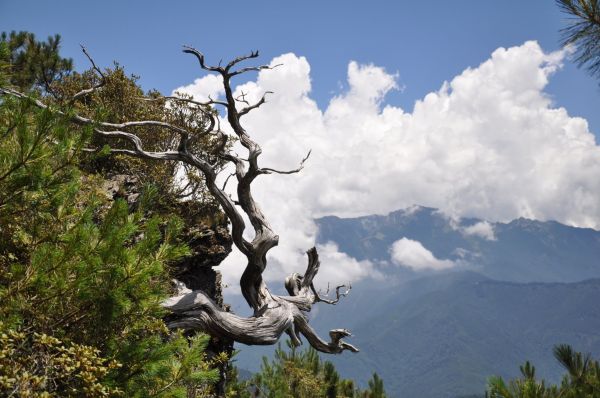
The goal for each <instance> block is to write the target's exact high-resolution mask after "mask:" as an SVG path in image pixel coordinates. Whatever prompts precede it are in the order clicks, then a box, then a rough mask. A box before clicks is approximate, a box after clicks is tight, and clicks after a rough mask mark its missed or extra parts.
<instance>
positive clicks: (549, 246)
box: [316, 206, 600, 282]
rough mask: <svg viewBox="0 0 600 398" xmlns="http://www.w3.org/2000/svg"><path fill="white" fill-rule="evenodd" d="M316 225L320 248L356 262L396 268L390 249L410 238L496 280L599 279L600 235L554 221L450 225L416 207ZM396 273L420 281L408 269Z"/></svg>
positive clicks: (430, 211)
mask: <svg viewBox="0 0 600 398" xmlns="http://www.w3.org/2000/svg"><path fill="white" fill-rule="evenodd" d="M316 222H317V225H318V227H319V233H318V242H319V243H325V242H329V241H331V242H335V243H336V244H337V245H338V247H339V250H340V251H342V252H344V253H347V254H348V255H350V256H352V257H354V258H356V259H358V260H371V261H374V262H382V261H383V262H387V263H393V260H392V258H391V255H390V248H391V246H392V244H393V243H394V242H395V241H397V240H399V239H402V238H407V239H411V240H415V241H418V242H420V243H421V244H422V245H423V246H424V247H425V248H426V249H427V250H429V251H430V252H431V253H432V254H433V255H434V256H435V257H436V258H438V259H449V260H452V261H454V262H456V263H457V264H463V265H464V266H466V267H467V268H469V269H472V270H474V271H477V272H479V273H481V274H483V275H486V276H489V277H491V278H493V279H499V280H506V281H513V282H575V281H580V280H585V279H589V278H598V277H600V266H598V259H600V232H598V231H595V230H593V229H589V228H574V227H569V226H566V225H563V224H560V223H558V222H554V221H546V222H541V221H535V220H528V219H524V218H519V219H517V220H513V221H511V222H509V223H488V222H487V221H484V220H480V219H475V218H465V219H461V220H452V219H450V218H448V217H447V216H445V215H444V214H442V213H440V212H439V211H438V210H436V209H432V208H427V207H419V206H414V207H412V208H409V209H405V210H399V211H395V212H392V213H389V214H388V215H385V216H382V215H373V216H365V217H358V218H347V219H343V218H338V217H332V216H330V217H323V218H320V219H317V220H316ZM478 227H479V228H478ZM490 234H491V235H490ZM397 272H400V273H401V274H402V276H403V277H412V276H416V275H415V273H414V272H410V271H409V270H406V269H404V270H402V269H401V270H398V271H397Z"/></svg>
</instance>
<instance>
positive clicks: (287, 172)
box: [260, 149, 312, 174]
mask: <svg viewBox="0 0 600 398" xmlns="http://www.w3.org/2000/svg"><path fill="white" fill-rule="evenodd" d="M311 152H312V149H311V150H309V151H308V153H307V154H306V156H305V157H304V159H302V161H301V162H300V166H298V168H297V169H294V170H275V169H271V168H269V167H263V168H261V169H260V173H261V174H271V173H276V174H295V173H299V172H300V171H301V170H302V169H303V168H304V163H305V162H306V161H307V160H308V158H309V157H310V154H311Z"/></svg>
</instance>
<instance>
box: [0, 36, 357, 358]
mask: <svg viewBox="0 0 600 398" xmlns="http://www.w3.org/2000/svg"><path fill="white" fill-rule="evenodd" d="M184 52H185V53H189V54H192V55H194V56H195V57H196V58H197V60H198V62H199V64H200V67H201V69H203V70H206V71H209V72H212V73H217V74H219V75H220V76H221V77H222V79H223V88H224V91H225V100H224V101H219V100H213V99H210V100H209V101H207V102H203V103H202V102H197V101H194V100H190V99H186V98H178V97H166V98H167V99H168V100H170V101H185V102H186V103H188V104H189V105H190V106H194V107H197V109H199V110H201V111H202V112H203V114H204V115H205V117H207V118H208V119H209V120H210V123H209V128H210V129H211V131H207V132H206V134H213V135H214V136H215V137H216V138H217V139H218V140H220V141H222V145H219V146H218V149H217V152H218V153H216V155H217V156H218V157H219V158H220V159H221V160H224V161H227V162H229V163H231V164H232V165H233V166H234V168H235V179H236V180H237V189H236V191H237V200H235V201H234V200H233V199H232V198H231V197H230V195H228V194H227V193H226V192H225V188H224V187H223V188H221V187H219V186H217V184H216V179H217V175H218V169H217V166H216V164H214V163H211V162H210V160H209V159H211V155H212V157H213V158H214V155H215V154H214V153H212V154H209V153H207V152H205V151H191V150H190V149H189V147H190V145H189V144H190V143H191V142H192V140H194V139H195V137H194V134H192V133H190V132H189V131H187V130H186V129H184V128H181V127H179V126H175V125H171V124H169V123H166V122H164V121H152V120H144V121H126V122H123V123H106V122H100V121H96V120H92V119H89V118H85V117H83V116H80V115H78V114H73V113H72V112H67V111H61V110H56V109H52V110H53V111H54V112H57V113H59V114H61V115H64V116H65V117H68V118H70V119H71V120H72V121H73V122H74V123H76V124H79V125H91V126H93V129H94V132H95V134H97V135H100V136H103V137H106V138H109V139H110V138H114V139H121V140H125V141H127V142H129V144H130V147H129V148H115V149H111V152H112V153H119V154H126V155H130V156H136V157H140V158H144V159H152V160H160V161H177V162H182V163H184V164H186V165H187V166H190V167H195V168H196V169H198V170H199V171H200V172H201V174H203V176H204V180H205V184H206V186H207V188H208V190H209V192H210V193H211V194H212V195H213V196H214V197H215V199H216V200H217V202H218V203H219V205H220V206H221V208H222V209H223V211H224V212H225V214H226V216H227V218H228V219H229V221H230V222H231V236H232V240H233V243H234V244H235V246H236V247H237V248H238V249H239V250H240V252H241V253H243V254H244V256H245V257H246V259H247V265H246V268H245V270H244V272H243V274H242V276H241V279H240V287H241V291H242V294H243V296H244V298H245V300H246V301H247V303H248V305H250V307H251V308H252V309H253V310H254V314H253V316H251V317H240V316H237V315H235V314H233V313H230V312H227V311H224V310H223V309H222V308H221V307H220V306H218V305H217V304H216V303H215V302H214V301H213V300H212V299H211V298H210V297H208V296H207V295H206V294H205V293H204V292H202V291H201V290H194V291H186V292H184V293H182V294H180V295H177V296H175V297H171V298H169V299H167V300H165V301H164V303H163V306H164V307H165V308H167V309H169V310H170V311H172V312H173V314H175V315H176V316H175V317H174V318H175V319H174V320H172V321H170V322H169V324H168V326H169V327H171V328H181V329H185V330H199V331H203V332H206V333H209V334H210V335H212V336H214V337H217V338H222V339H228V340H233V341H237V342H240V343H244V344H248V345H269V344H274V343H275V342H277V341H278V339H279V338H280V337H281V335H282V334H283V333H284V332H285V333H287V334H288V335H289V336H290V338H291V340H292V342H293V343H294V344H296V345H298V344H300V337H301V336H304V337H305V338H306V340H307V341H308V342H309V344H310V345H311V346H313V347H314V348H315V349H317V350H318V351H321V352H325V353H341V352H342V351H344V350H349V351H352V352H357V351H358V349H356V348H355V347H354V346H352V345H350V344H348V343H346V342H344V341H343V340H342V338H344V337H347V336H350V333H349V332H348V331H347V330H345V329H333V330H331V331H330V332H329V335H330V341H329V342H327V341H324V340H323V339H321V338H320V337H319V336H318V335H317V334H316V333H315V331H314V330H313V329H312V328H311V327H310V325H309V324H308V319H307V317H306V312H309V311H310V310H311V308H312V305H313V304H315V303H317V302H319V301H321V302H324V303H327V304H336V303H337V302H338V300H339V299H340V297H341V296H344V295H346V294H347V293H348V290H346V292H345V293H342V294H340V288H342V287H343V286H338V287H337V288H336V296H337V297H336V299H334V300H331V299H327V298H324V297H320V296H319V294H318V293H317V292H316V290H315V288H314V285H313V279H314V278H315V277H316V275H317V273H318V270H319V266H320V263H319V257H318V254H317V250H316V249H315V248H314V247H313V248H312V249H310V250H308V252H307V254H308V266H307V268H306V271H305V272H304V274H303V275H300V274H297V273H294V274H292V275H290V276H289V277H288V278H286V280H285V286H286V289H287V291H288V293H289V296H277V295H273V294H271V293H270V291H269V289H268V287H267V285H266V283H265V281H264V280H263V277H262V274H263V272H264V271H265V269H266V267H267V253H268V251H269V250H270V249H271V248H273V247H275V246H277V244H278V243H279V236H278V235H277V234H276V233H275V232H274V230H273V228H272V227H271V225H270V224H269V222H268V220H267V219H266V217H265V215H264V213H263V212H262V211H261V209H260V206H259V205H258V203H256V201H255V200H254V197H253V194H252V183H253V182H254V180H255V179H256V178H257V177H258V176H260V175H263V174H292V173H297V172H300V171H301V170H302V168H303V165H304V162H305V161H306V160H307V159H308V156H309V155H310V152H309V154H308V155H307V156H306V157H305V158H304V159H302V161H301V162H300V165H299V167H298V168H296V169H294V170H288V171H281V170H275V169H273V168H268V167H264V168H263V167H260V165H259V158H260V155H261V153H262V149H261V147H260V146H259V145H258V144H257V143H256V142H254V141H253V140H252V139H251V137H250V135H249V134H248V133H247V132H246V130H245V129H244V128H243V126H242V124H241V122H240V119H241V118H242V116H244V115H246V114H247V113H249V112H250V111H253V110H256V109H258V108H259V107H260V106H261V105H262V104H264V103H265V96H263V97H262V98H261V99H260V100H259V101H258V102H257V103H255V104H252V105H251V104H248V103H247V101H246V100H245V98H242V99H240V98H235V97H234V95H233V91H232V88H231V79H232V78H233V77H235V76H237V75H239V74H242V73H246V72H250V71H261V70H265V69H272V68H274V67H275V66H267V65H263V66H256V67H245V68H241V69H237V70H235V69H234V68H235V67H237V66H238V64H240V63H241V62H243V61H246V60H250V59H254V58H257V57H258V52H252V53H250V54H249V55H245V56H241V57H238V58H235V59H234V60H232V61H231V62H229V63H228V64H227V65H226V66H220V65H219V66H208V65H207V64H206V63H205V59H204V55H203V54H202V53H201V52H199V51H198V50H196V49H194V48H191V47H185V48H184ZM86 55H87V56H88V57H89V55H88V54H87V53H86ZM89 58H90V61H91V62H92V65H93V67H94V70H96V71H97V72H98V73H100V74H101V73H102V72H100V71H99V69H98V68H97V67H96V66H95V64H94V63H93V61H92V60H91V57H89ZM101 77H102V78H104V77H103V75H102V74H101ZM102 86H103V85H102V84H98V85H97V86H94V87H92V88H90V89H88V90H83V91H80V92H79V93H77V94H76V95H75V96H74V97H73V98H72V99H71V101H69V103H71V104H72V103H73V102H75V101H77V100H79V99H81V98H84V97H85V96H87V95H90V94H91V93H93V92H94V91H96V90H101V89H102ZM0 94H2V95H11V96H15V97H20V98H24V99H26V100H29V101H32V102H33V104H35V105H36V106H38V107H40V108H44V109H49V107H48V105H46V104H45V103H43V102H42V101H40V100H37V99H34V98H30V97H28V96H27V95H25V94H22V93H19V92H17V91H14V90H12V89H10V88H0ZM266 94H267V93H265V95H266ZM240 103H243V104H246V106H245V107H244V108H242V109H238V104H240ZM215 106H221V107H223V108H224V109H225V111H226V112H227V122H228V123H229V125H230V126H231V129H232V130H233V132H234V134H235V136H236V138H237V139H238V140H239V142H240V143H241V145H242V146H243V147H244V148H245V149H246V151H247V153H246V157H245V158H241V157H239V156H238V155H236V154H233V153H230V152H228V151H227V149H226V147H227V146H226V144H225V143H226V142H227V139H228V136H227V134H225V133H224V132H223V131H221V129H220V127H219V126H220V120H219V119H218V116H215V113H216V112H214V111H213V107H215ZM144 126H151V127H153V128H164V129H168V130H171V131H173V132H174V133H176V134H178V136H179V142H178V145H177V147H176V148H173V149H172V150H168V151H164V152H152V151H146V150H145V149H144V145H143V144H144V143H143V142H142V140H141V139H140V138H139V137H138V136H136V135H135V134H133V133H131V132H128V131H127V130H128V129H129V128H132V127H136V128H139V127H144ZM242 212H243V213H245V215H246V216H247V217H248V219H249V221H250V224H251V226H252V228H253V230H254V238H253V239H252V241H248V240H246V239H245V238H244V231H245V229H246V224H245V222H244V219H243V217H242Z"/></svg>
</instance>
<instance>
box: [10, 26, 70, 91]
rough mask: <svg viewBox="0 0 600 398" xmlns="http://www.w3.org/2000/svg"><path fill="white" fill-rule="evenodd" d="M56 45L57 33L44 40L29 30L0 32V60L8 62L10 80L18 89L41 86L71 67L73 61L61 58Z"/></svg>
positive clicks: (42, 87)
mask: <svg viewBox="0 0 600 398" xmlns="http://www.w3.org/2000/svg"><path fill="white" fill-rule="evenodd" d="M59 48H60V36H59V35H54V36H50V37H48V40H47V41H37V40H36V38H35V35H34V34H33V33H30V32H15V31H13V32H10V33H6V32H2V34H0V49H2V50H0V64H4V65H8V68H9V69H8V71H7V72H8V75H9V78H10V83H11V84H13V85H15V86H17V87H18V88H19V89H20V90H23V91H27V90H29V89H31V88H36V89H42V90H44V89H45V87H47V86H49V85H51V84H52V83H54V82H55V81H56V80H57V79H61V78H62V77H64V76H65V75H66V74H68V73H69V72H70V71H71V70H72V68H73V61H72V60H71V59H70V58H62V57H61V56H60V55H59ZM0 83H2V84H4V83H3V82H2V81H0Z"/></svg>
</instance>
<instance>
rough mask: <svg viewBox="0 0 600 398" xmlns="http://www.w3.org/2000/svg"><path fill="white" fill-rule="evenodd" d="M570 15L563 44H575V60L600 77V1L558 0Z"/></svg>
mask: <svg viewBox="0 0 600 398" xmlns="http://www.w3.org/2000/svg"><path fill="white" fill-rule="evenodd" d="M556 3H557V4H558V6H559V7H560V9H561V10H562V11H563V12H565V13H566V14H568V15H569V17H570V18H569V21H568V22H569V24H568V25H567V27H565V28H564V29H562V31H561V33H562V38H563V44H565V45H566V44H575V46H576V48H575V51H576V53H575V61H576V62H577V63H578V64H579V66H585V67H586V69H587V70H588V71H589V73H590V75H592V76H594V77H597V78H600V44H599V43H600V3H599V2H598V0H556Z"/></svg>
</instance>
